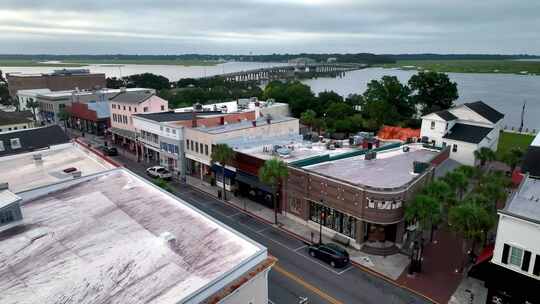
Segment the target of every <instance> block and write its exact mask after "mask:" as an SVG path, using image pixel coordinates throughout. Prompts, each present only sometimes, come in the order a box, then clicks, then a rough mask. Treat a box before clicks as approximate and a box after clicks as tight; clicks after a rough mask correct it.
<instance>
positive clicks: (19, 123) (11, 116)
mask: <svg viewBox="0 0 540 304" xmlns="http://www.w3.org/2000/svg"><path fill="white" fill-rule="evenodd" d="M35 126H36V121H34V115H33V114H32V112H30V111H17V112H5V111H2V110H0V133H2V132H9V131H15V130H22V129H30V128H34V127H35Z"/></svg>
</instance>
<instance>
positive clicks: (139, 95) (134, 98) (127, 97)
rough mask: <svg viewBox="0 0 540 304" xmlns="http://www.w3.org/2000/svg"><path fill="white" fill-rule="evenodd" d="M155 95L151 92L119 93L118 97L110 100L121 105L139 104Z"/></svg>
mask: <svg viewBox="0 0 540 304" xmlns="http://www.w3.org/2000/svg"><path fill="white" fill-rule="evenodd" d="M154 95H155V94H154V93H153V92H152V91H151V90H148V91H136V92H130V91H126V92H120V93H118V94H117V95H115V96H113V97H111V98H110V99H109V100H110V101H114V102H120V103H131V104H139V103H141V102H144V101H145V100H147V99H148V98H150V97H152V96H154Z"/></svg>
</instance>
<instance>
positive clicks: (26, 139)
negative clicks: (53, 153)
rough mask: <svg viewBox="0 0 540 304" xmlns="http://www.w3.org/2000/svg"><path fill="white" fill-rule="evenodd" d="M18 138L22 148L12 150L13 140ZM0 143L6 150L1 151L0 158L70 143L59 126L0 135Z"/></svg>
mask: <svg viewBox="0 0 540 304" xmlns="http://www.w3.org/2000/svg"><path fill="white" fill-rule="evenodd" d="M15 138H18V139H19V142H20V145H21V147H20V148H17V149H12V147H11V139H15ZM0 141H2V146H3V147H4V150H3V151H1V150H0V156H6V155H12V154H19V153H24V152H30V151H33V150H39V149H43V148H47V147H50V146H53V145H59V144H64V143H68V142H69V137H68V136H67V135H66V133H64V131H63V130H62V129H61V128H60V127H59V126H57V125H52V126H48V127H42V128H35V129H23V130H17V131H12V132H5V133H0Z"/></svg>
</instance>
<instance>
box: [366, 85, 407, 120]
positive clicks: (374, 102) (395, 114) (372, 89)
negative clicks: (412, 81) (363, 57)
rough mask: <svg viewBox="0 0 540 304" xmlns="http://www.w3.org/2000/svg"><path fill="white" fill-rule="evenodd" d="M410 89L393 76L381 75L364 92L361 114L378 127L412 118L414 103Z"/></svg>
mask: <svg viewBox="0 0 540 304" xmlns="http://www.w3.org/2000/svg"><path fill="white" fill-rule="evenodd" d="M410 92H411V90H410V89H409V88H408V87H407V86H406V85H403V84H401V83H400V82H399V80H398V78H397V77H395V76H383V77H382V79H381V80H372V81H370V82H369V83H368V85H367V89H366V91H365V92H364V95H363V96H364V100H365V102H364V105H363V107H362V112H363V114H364V115H365V116H366V117H368V118H369V119H372V120H374V122H375V123H376V124H377V125H378V126H379V127H380V126H381V125H383V124H391V125H397V124H399V123H400V122H401V121H404V120H407V119H410V118H412V116H413V114H415V111H416V109H415V105H414V103H413V102H412V101H411V99H410V97H409V95H410Z"/></svg>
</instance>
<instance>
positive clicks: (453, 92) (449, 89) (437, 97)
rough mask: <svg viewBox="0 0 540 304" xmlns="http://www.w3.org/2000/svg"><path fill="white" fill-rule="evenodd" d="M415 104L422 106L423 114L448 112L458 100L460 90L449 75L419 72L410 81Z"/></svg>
mask: <svg viewBox="0 0 540 304" xmlns="http://www.w3.org/2000/svg"><path fill="white" fill-rule="evenodd" d="M409 87H410V88H411V90H412V91H413V93H414V95H412V99H413V100H414V103H416V104H419V105H421V106H422V114H424V115H425V114H428V113H431V112H436V111H440V110H446V109H449V108H451V107H453V106H454V101H455V100H457V99H458V97H459V95H458V89H457V84H456V83H455V82H452V81H450V79H449V78H448V75H446V74H444V73H437V72H419V73H418V74H416V75H413V76H412V77H411V78H410V79H409Z"/></svg>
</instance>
